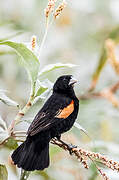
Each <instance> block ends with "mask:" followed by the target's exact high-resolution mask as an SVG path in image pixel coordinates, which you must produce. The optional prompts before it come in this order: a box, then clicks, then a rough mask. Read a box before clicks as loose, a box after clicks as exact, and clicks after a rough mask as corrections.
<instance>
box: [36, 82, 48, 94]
mask: <svg viewBox="0 0 119 180" xmlns="http://www.w3.org/2000/svg"><path fill="white" fill-rule="evenodd" d="M37 86H38V90H37V92H36V95H35V96H40V95H41V94H42V93H44V92H45V91H46V90H47V89H48V87H46V86H45V85H44V84H43V83H42V82H40V81H38V84H37Z"/></svg>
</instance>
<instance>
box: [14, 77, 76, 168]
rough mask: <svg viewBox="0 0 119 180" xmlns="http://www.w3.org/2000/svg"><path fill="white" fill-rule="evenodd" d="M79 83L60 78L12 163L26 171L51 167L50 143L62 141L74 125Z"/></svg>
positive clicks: (70, 78)
mask: <svg viewBox="0 0 119 180" xmlns="http://www.w3.org/2000/svg"><path fill="white" fill-rule="evenodd" d="M76 82H77V81H76V80H75V79H74V78H73V76H72V75H64V76H61V77H59V78H58V79H57V80H56V82H55V84H54V86H53V93H52V95H51V96H50V97H49V99H48V100H47V101H46V103H45V104H44V106H43V107H42V108H41V109H40V111H39V112H38V114H37V115H36V116H35V118H34V120H33V122H32V123H31V125H30V127H29V129H28V131H27V135H28V136H27V138H26V140H25V141H24V142H23V143H22V144H21V145H20V146H19V147H18V148H17V149H16V150H15V151H14V152H13V154H12V160H13V162H14V164H16V165H17V166H18V167H19V168H22V169H24V170H26V171H34V170H43V169H45V168H47V167H48V166H49V142H50V140H51V139H52V138H54V137H55V138H58V139H59V140H60V137H61V134H62V133H64V132H66V131H68V130H69V129H70V128H71V127H72V126H73V124H74V122H75V120H76V118H77V114H78V109H79V100H78V99H77V97H76V95H75V92H74V89H73V87H74V84H75V83H76Z"/></svg>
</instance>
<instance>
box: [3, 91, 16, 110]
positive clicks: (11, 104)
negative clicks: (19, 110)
mask: <svg viewBox="0 0 119 180" xmlns="http://www.w3.org/2000/svg"><path fill="white" fill-rule="evenodd" d="M0 101H2V102H3V103H4V104H7V105H8V106H15V107H19V104H18V103H17V102H15V101H13V100H11V99H10V98H9V97H7V96H6V95H5V91H2V90H0Z"/></svg>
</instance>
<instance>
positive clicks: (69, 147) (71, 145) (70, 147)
mask: <svg viewBox="0 0 119 180" xmlns="http://www.w3.org/2000/svg"><path fill="white" fill-rule="evenodd" d="M73 148H77V146H75V145H73V144H67V149H68V151H69V154H70V155H72V153H73Z"/></svg>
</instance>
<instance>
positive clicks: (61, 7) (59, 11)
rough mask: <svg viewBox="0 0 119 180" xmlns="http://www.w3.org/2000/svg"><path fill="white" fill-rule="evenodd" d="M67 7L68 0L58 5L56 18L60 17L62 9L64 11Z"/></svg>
mask: <svg viewBox="0 0 119 180" xmlns="http://www.w3.org/2000/svg"><path fill="white" fill-rule="evenodd" d="M65 7H66V2H65V1H63V2H62V3H61V4H60V5H59V6H58V8H57V9H56V10H55V13H54V17H55V18H56V17H58V16H59V15H60V14H61V13H62V11H63V9H64V8H65Z"/></svg>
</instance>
